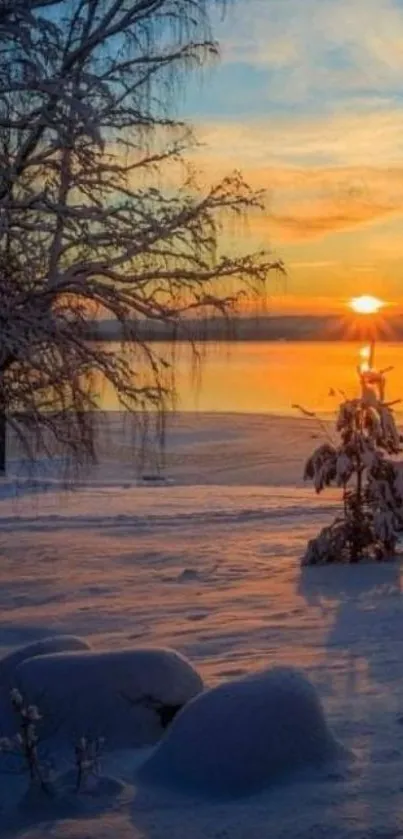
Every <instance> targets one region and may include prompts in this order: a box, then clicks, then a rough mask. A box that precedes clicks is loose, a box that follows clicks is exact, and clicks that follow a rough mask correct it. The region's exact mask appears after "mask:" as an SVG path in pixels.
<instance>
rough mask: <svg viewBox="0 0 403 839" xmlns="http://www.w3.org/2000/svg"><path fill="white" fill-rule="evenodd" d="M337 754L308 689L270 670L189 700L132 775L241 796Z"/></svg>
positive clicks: (293, 673)
mask: <svg viewBox="0 0 403 839" xmlns="http://www.w3.org/2000/svg"><path fill="white" fill-rule="evenodd" d="M343 754H344V755H346V754H347V752H345V751H344V750H343V747H342V746H341V745H340V744H339V743H338V742H337V741H336V739H335V738H334V736H333V734H332V733H331V731H330V729H329V728H328V725H327V723H326V719H325V716H324V712H323V709H322V706H321V703H320V701H319V698H318V695H317V693H316V690H315V688H314V687H313V685H312V684H311V683H310V682H309V681H308V680H307V679H306V678H305V676H303V675H302V674H301V673H300V672H299V671H298V670H295V669H292V668H285V667H275V668H272V669H270V670H266V671H263V672H261V673H255V674H252V675H250V676H246V677H244V678H241V679H237V680H235V681H231V682H226V683H224V684H221V685H219V686H218V687H215V688H213V689H211V690H208V691H206V692H205V693H203V694H201V695H200V696H198V697H196V698H195V699H194V700H193V701H192V702H190V703H189V705H187V707H186V708H184V709H183V710H182V711H181V712H180V713H179V715H178V716H177V718H176V719H175V721H174V722H173V723H172V726H171V727H170V729H169V731H168V732H167V734H166V735H165V737H164V739H163V740H162V741H161V743H160V744H159V746H158V747H157V749H156V750H155V752H154V753H153V754H152V755H151V757H150V758H149V759H148V760H147V761H146V762H145V763H144V764H143V766H142V767H140V769H139V772H138V778H139V780H140V781H141V782H143V781H144V782H147V783H151V784H157V785H162V786H167V787H175V788H177V789H179V790H181V791H185V792H186V791H192V792H194V791H196V792H199V793H202V794H205V795H224V796H233V795H244V794H249V793H251V792H254V791H256V790H258V789H260V788H262V787H264V786H266V785H267V784H270V783H271V782H274V781H276V780H277V779H279V778H281V777H282V776H283V775H284V773H287V772H290V771H292V770H296V769H300V768H301V767H303V766H305V765H311V766H314V767H318V766H320V765H322V764H323V763H325V762H326V761H328V760H331V759H335V758H337V757H341V756H342V755H343Z"/></svg>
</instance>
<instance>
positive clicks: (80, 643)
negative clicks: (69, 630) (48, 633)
mask: <svg viewBox="0 0 403 839" xmlns="http://www.w3.org/2000/svg"><path fill="white" fill-rule="evenodd" d="M89 649H90V645H89V644H88V643H87V641H84V640H83V639H82V638H77V637H76V636H75V635H54V636H52V637H51V638H42V640H41V641H34V642H33V643H32V644H27V645H26V646H25V647H19V648H18V649H17V650H14V651H13V652H12V653H9V655H6V656H5V657H4V658H2V659H0V689H1V690H9V689H10V688H12V687H13V685H14V678H15V671H16V669H17V667H18V666H19V665H20V664H22V662H23V661H26V659H28V658H34V656H38V655H48V654H50V653H61V652H65V651H66V650H70V651H73V650H89Z"/></svg>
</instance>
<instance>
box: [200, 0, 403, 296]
mask: <svg viewBox="0 0 403 839" xmlns="http://www.w3.org/2000/svg"><path fill="white" fill-rule="evenodd" d="M215 34H216V35H217V37H218V39H219V41H220V43H221V45H222V61H221V64H220V65H219V66H218V67H213V68H211V70H210V71H209V72H208V74H207V77H204V81H203V82H201V83H198V84H196V85H195V86H193V87H192V88H191V90H190V91H189V92H188V96H187V98H186V101H185V103H184V105H185V112H186V113H187V115H188V116H190V118H191V119H192V120H193V122H195V123H196V125H197V127H198V136H199V138H200V140H201V142H202V144H203V145H202V146H201V148H200V149H199V151H198V152H197V154H196V155H195V157H194V162H195V164H196V165H197V166H198V167H199V170H200V173H201V177H202V178H203V177H204V178H205V179H206V180H208V181H210V180H212V179H214V178H217V177H220V175H222V174H224V173H225V172H228V171H230V170H231V169H233V168H238V169H241V171H242V172H243V173H244V175H245V177H246V179H247V180H248V181H249V182H251V184H252V185H254V186H256V187H258V188H262V189H264V190H266V194H267V210H266V212H265V214H264V215H263V216H261V217H259V218H253V219H252V220H251V222H250V224H249V227H248V229H247V230H246V231H245V232H244V238H245V242H246V244H247V246H248V247H249V248H250V247H255V246H256V247H261V246H262V245H263V246H265V247H271V248H272V250H273V252H274V254H275V255H276V256H277V257H280V258H281V259H283V260H284V262H285V264H286V267H287V272H288V279H287V286H286V288H287V294H289V299H283V297H284V293H283V292H284V289H283V288H281V287H279V285H278V282H277V281H273V288H275V289H276V294H278V295H280V296H281V299H278V300H277V303H276V306H277V308H279V309H288V310H292V311H294V310H295V309H298V310H300V311H334V310H338V309H339V308H340V307H342V306H343V301H345V300H347V299H349V298H350V297H352V296H357V295H359V294H374V295H376V296H378V297H381V298H383V299H386V300H388V301H391V302H392V303H394V304H395V305H396V306H397V307H398V308H403V282H402V280H403V0H247V2H246V0H234V3H233V4H232V5H231V6H230V10H229V13H228V15H227V17H226V18H225V20H224V21H223V22H221V21H217V24H216V27H215Z"/></svg>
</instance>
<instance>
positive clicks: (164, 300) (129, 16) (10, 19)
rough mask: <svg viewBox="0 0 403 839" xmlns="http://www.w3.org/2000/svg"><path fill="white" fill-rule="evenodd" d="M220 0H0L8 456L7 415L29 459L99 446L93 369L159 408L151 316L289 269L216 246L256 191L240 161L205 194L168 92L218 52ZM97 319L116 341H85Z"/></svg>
mask: <svg viewBox="0 0 403 839" xmlns="http://www.w3.org/2000/svg"><path fill="white" fill-rule="evenodd" d="M215 2H216V3H217V4H218V2H219V0H21V2H20V0H0V417H2V419H0V439H1V438H2V439H3V445H2V443H1V442H0V470H1V469H2V468H3V469H4V458H5V446H4V428H5V419H4V418H5V417H6V418H7V422H8V423H9V424H10V425H11V426H12V428H13V429H14V432H15V433H16V434H17V435H18V437H19V439H20V441H21V443H22V444H23V445H24V447H25V450H26V452H27V454H28V455H29V456H31V457H32V456H33V455H34V454H35V451H37V450H38V449H41V450H46V451H48V452H49V453H53V452H54V451H64V452H67V453H69V454H70V455H72V456H73V458H74V459H75V460H76V461H78V462H80V463H82V462H84V461H85V460H86V458H89V459H94V457H95V455H96V451H95V436H94V424H93V418H94V414H95V412H96V409H97V408H98V407H99V405H98V402H97V399H96V387H97V383H99V381H101V380H102V381H105V382H107V383H108V384H109V386H111V387H112V388H113V389H114V391H115V392H116V394H117V397H118V400H119V402H120V404H121V405H122V407H124V408H126V409H129V410H130V411H132V412H135V413H136V414H137V415H140V414H142V413H143V412H144V411H147V410H149V409H150V408H153V409H155V410H156V411H157V412H158V411H163V410H164V407H165V406H166V403H167V400H168V399H169V397H170V394H171V390H172V380H171V379H170V378H169V376H167V367H166V363H165V361H164V359H162V358H160V356H159V352H158V349H157V347H156V345H153V344H152V343H150V342H147V341H145V340H144V338H143V337H142V336H143V332H142V330H141V325H142V324H143V323H144V320H145V319H147V320H148V321H150V320H151V321H159V322H162V323H164V324H167V323H168V324H171V325H172V328H173V330H174V331H175V334H177V335H182V336H185V335H186V323H187V322H188V315H189V313H192V312H196V313H204V314H208V313H209V312H212V311H215V310H218V311H220V312H222V313H226V312H228V311H230V309H231V307H232V306H233V305H234V303H235V302H236V301H237V299H238V297H239V294H240V292H241V290H242V288H244V287H245V284H252V285H253V284H254V283H261V282H264V281H265V280H266V277H267V274H268V272H269V271H270V270H271V269H273V268H275V267H281V266H279V264H278V263H276V262H275V261H274V260H273V259H272V258H271V257H270V255H269V254H267V253H265V252H260V253H255V254H245V255H243V256H231V255H227V254H225V253H223V252H222V251H221V249H220V241H219V240H220V233H221V231H222V228H223V225H225V223H226V219H227V218H228V216H230V217H231V216H235V217H237V216H239V215H243V214H244V213H245V212H248V211H249V210H253V209H255V208H259V207H261V206H262V202H263V196H262V195H261V194H256V193H254V192H252V191H251V190H250V189H249V188H248V186H247V185H246V184H245V183H244V181H243V179H242V177H241V175H240V174H239V173H234V174H232V175H230V176H229V177H227V178H225V179H224V180H223V181H221V182H220V183H218V184H217V185H215V186H214V187H213V188H209V190H208V191H207V192H205V193H203V192H202V191H201V190H200V189H199V188H198V185H197V184H196V182H195V179H194V178H193V177H192V175H191V172H190V170H189V169H188V168H187V167H186V160H185V153H186V150H187V149H188V148H189V146H190V145H192V143H193V137H192V134H191V131H190V130H189V128H188V127H187V126H185V125H184V124H182V123H181V122H180V121H178V120H177V119H175V109H174V103H175V93H176V91H177V84H178V83H179V82H180V81H181V79H182V80H183V78H184V73H186V72H187V71H188V70H189V69H191V68H192V67H194V66H201V65H203V63H204V62H205V61H207V60H208V59H209V58H210V57H214V56H215V55H216V54H217V45H216V44H215V43H214V42H213V41H212V39H211V34H210V30H209V20H208V12H209V7H211V6H213V5H214V3H215ZM100 317H108V318H110V317H112V318H114V319H116V320H117V321H118V322H119V323H120V327H121V336H122V341H121V343H120V344H119V347H117V346H115V345H114V346H112V345H110V346H108V345H104V344H102V343H100V342H97V343H95V342H91V341H89V325H90V324H91V322H92V321H97V320H99V318H100ZM129 347H130V348H131V351H132V352H133V353H134V354H135V359H134V361H133V357H132V355H130V354H129V352H128V348H129Z"/></svg>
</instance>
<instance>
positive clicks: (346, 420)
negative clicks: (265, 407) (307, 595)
mask: <svg viewBox="0 0 403 839" xmlns="http://www.w3.org/2000/svg"><path fill="white" fill-rule="evenodd" d="M385 372H387V371H381V372H375V371H374V370H367V369H365V370H364V371H360V383H361V395H360V397H358V398H356V399H347V400H345V401H344V402H343V403H342V404H341V405H340V408H339V414H338V419H337V425H336V430H337V432H338V434H339V438H340V439H339V442H338V443H333V442H330V441H329V442H326V443H323V444H322V445H321V446H319V447H318V448H317V449H316V450H315V451H314V452H313V454H312V455H311V456H310V458H309V459H308V461H307V463H306V466H305V473H304V478H305V480H311V481H312V482H313V484H314V487H315V490H316V492H318V493H320V492H322V490H324V489H325V488H326V487H329V486H336V487H342V490H343V512H342V514H341V515H340V516H338V517H337V518H336V519H335V521H334V522H333V523H332V524H331V525H329V526H327V527H324V528H323V530H322V531H321V532H320V533H319V535H318V536H316V537H315V538H314V539H312V540H311V541H310V542H309V543H308V547H307V550H306V553H305V555H304V557H303V559H302V563H303V564H304V565H316V564H322V563H331V562H359V561H360V560H362V559H369V558H373V559H379V560H382V559H386V558H388V557H390V556H393V554H394V552H395V549H396V542H397V538H398V533H399V531H400V530H401V529H402V526H403V470H402V468H401V467H402V464H401V463H399V462H397V461H396V459H395V460H393V459H391V456H392V457H393V456H396V455H397V454H398V453H399V452H400V451H401V445H400V444H401V439H400V435H399V433H398V430H397V428H396V425H395V420H394V415H393V410H392V404H393V403H387V402H386V401H385Z"/></svg>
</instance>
